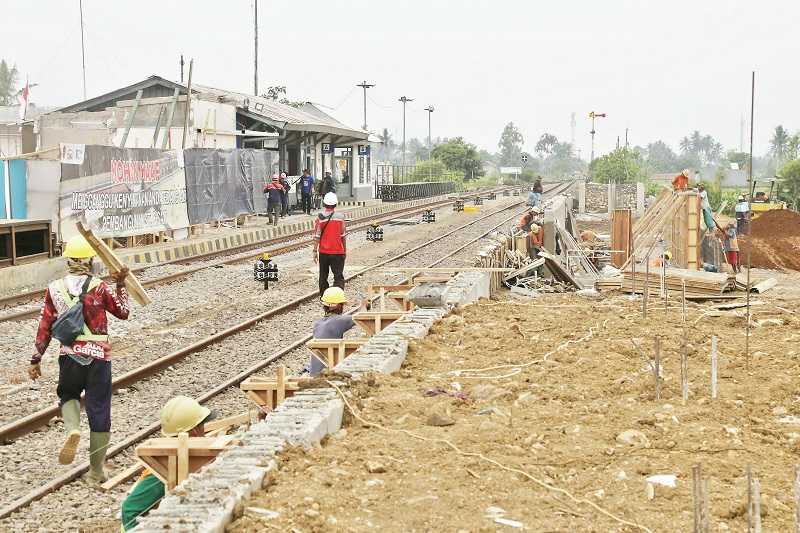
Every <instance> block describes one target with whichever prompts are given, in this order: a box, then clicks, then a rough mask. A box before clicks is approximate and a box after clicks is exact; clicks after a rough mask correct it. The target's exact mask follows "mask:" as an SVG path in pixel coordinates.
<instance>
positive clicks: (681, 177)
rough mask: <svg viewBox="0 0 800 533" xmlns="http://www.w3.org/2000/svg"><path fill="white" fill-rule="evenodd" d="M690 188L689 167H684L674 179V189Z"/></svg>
mask: <svg viewBox="0 0 800 533" xmlns="http://www.w3.org/2000/svg"><path fill="white" fill-rule="evenodd" d="M688 188H689V169H688V168H687V169H684V170H683V172H681V173H680V174H678V175H677V176H675V178H673V180H672V190H673V191H685V190H687V189H688Z"/></svg>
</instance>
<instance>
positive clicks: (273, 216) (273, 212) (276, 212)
mask: <svg viewBox="0 0 800 533" xmlns="http://www.w3.org/2000/svg"><path fill="white" fill-rule="evenodd" d="M282 191H283V187H281V182H280V178H279V177H278V174H273V175H272V180H271V181H270V182H269V183H267V184H266V185H264V195H265V196H266V197H267V216H268V217H269V221H270V222H271V223H272V225H273V226H277V225H278V218H279V217H280V214H281V210H282V205H283V204H282V202H283V192H282Z"/></svg>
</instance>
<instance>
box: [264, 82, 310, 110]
mask: <svg viewBox="0 0 800 533" xmlns="http://www.w3.org/2000/svg"><path fill="white" fill-rule="evenodd" d="M261 98H268V99H270V100H274V101H276V102H278V103H279V104H284V105H288V106H292V107H303V104H305V102H303V101H293V100H289V99H288V98H286V86H285V85H274V86H272V87H267V92H265V93H264V94H262V95H261Z"/></svg>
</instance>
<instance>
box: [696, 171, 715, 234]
mask: <svg viewBox="0 0 800 533" xmlns="http://www.w3.org/2000/svg"><path fill="white" fill-rule="evenodd" d="M697 191H698V192H699V193H700V209H702V210H703V222H705V224H706V229H707V230H708V231H714V230H715V229H716V228H718V227H719V226H717V223H716V221H715V220H714V213H713V212H712V211H711V204H710V203H709V202H708V191H707V190H706V186H705V185H703V184H702V183H701V184H700V185H698V186H697Z"/></svg>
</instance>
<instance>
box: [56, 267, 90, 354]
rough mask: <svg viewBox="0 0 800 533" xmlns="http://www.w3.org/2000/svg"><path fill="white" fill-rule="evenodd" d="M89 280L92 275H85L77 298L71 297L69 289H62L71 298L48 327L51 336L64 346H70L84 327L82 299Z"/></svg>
mask: <svg viewBox="0 0 800 533" xmlns="http://www.w3.org/2000/svg"><path fill="white" fill-rule="evenodd" d="M91 281H92V277H91V276H86V281H84V282H83V287H81V293H80V295H78V297H77V298H71V295H70V294H69V291H67V290H66V288H65V290H64V293H65V296H66V297H68V298H71V300H67V305H68V306H69V308H68V309H67V311H66V312H64V313H62V314H61V315H59V316H58V318H56V320H55V322H53V326H52V327H51V328H50V330H51V334H52V335H53V337H54V338H56V339H58V341H59V342H61V344H62V345H64V346H71V345H72V343H74V342H75V339H77V338H78V336H80V335H81V334H82V333H83V330H84V328H85V327H86V321H85V320H84V318H83V299H84V298H85V297H86V291H87V290H88V288H89V283H90V282H91Z"/></svg>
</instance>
